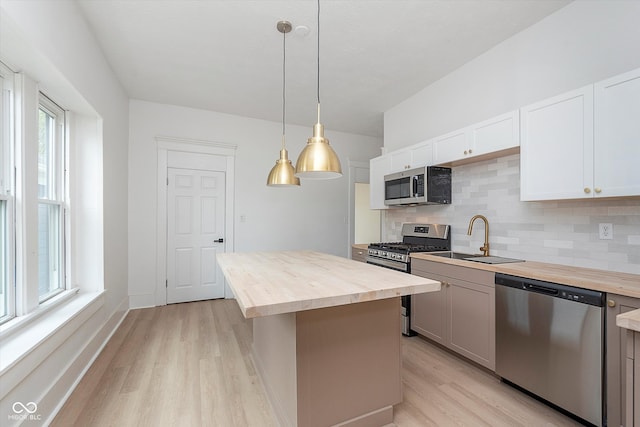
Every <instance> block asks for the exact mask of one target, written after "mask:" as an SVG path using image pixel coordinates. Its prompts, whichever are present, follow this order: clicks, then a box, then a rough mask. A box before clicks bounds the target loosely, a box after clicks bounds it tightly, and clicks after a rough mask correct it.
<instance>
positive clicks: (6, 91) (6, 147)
mask: <svg viewBox="0 0 640 427" xmlns="http://www.w3.org/2000/svg"><path fill="white" fill-rule="evenodd" d="M0 91H1V93H0V323H1V322H3V321H4V320H7V319H10V318H11V317H13V315H14V313H15V304H14V286H13V283H14V277H15V268H14V261H13V260H14V258H13V256H12V255H13V249H14V246H13V241H14V239H13V236H14V230H13V200H14V192H13V188H14V186H13V183H12V178H13V174H12V173H11V172H12V171H13V150H12V148H13V145H12V141H13V72H12V71H11V70H9V68H7V67H6V66H5V65H4V64H2V63H1V62H0Z"/></svg>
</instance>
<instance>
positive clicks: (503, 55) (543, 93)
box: [383, 0, 640, 274]
mask: <svg viewBox="0 0 640 427" xmlns="http://www.w3.org/2000/svg"><path fill="white" fill-rule="evenodd" d="M638 22H640V2H638V1H615V0H606V1H604V0H603V1H600V0H598V1H575V2H572V3H570V4H569V5H568V6H566V7H564V8H562V9H560V10H559V11H558V12H556V13H555V14H553V15H550V16H549V17H547V18H545V19H544V20H542V21H540V22H539V23H537V24H535V25H533V26H531V27H529V28H528V29H526V30H524V31H522V32H521V33H519V34H516V35H515V36H513V37H511V38H510V39H508V40H506V41H505V42H503V43H501V44H500V45H498V46H496V47H495V48H493V49H491V50H490V51H488V52H486V53H485V54H483V55H481V56H479V57H477V58H476V59H474V60H472V61H470V62H469V63H467V64H465V65H464V66H462V67H460V68H459V69H458V70H456V71H454V72H452V73H451V74H449V75H447V76H445V77H444V78H442V79H441V80H439V81H437V82H435V83H434V84H432V85H430V86H428V87H427V88H425V89H424V90H422V91H421V92H419V93H417V94H416V95H414V96H413V97H411V98H409V99H407V100H406V101H404V102H402V103H401V104H399V105H398V106H396V107H394V108H392V109H391V110H389V111H387V112H385V114H384V120H385V141H384V144H385V149H386V150H387V151H393V150H395V149H397V148H400V147H402V146H406V145H410V144H412V143H415V142H418V141H421V140H425V139H429V138H431V137H435V136H438V135H441V134H444V133H446V132H449V131H452V130H455V129H457V128H461V127H463V126H466V125H469V124H472V123H475V122H478V121H481V120H483V119H486V118H489V117H492V116H496V115H498V114H501V113H504V112H507V111H509V110H514V109H517V108H519V107H521V106H524V105H526V104H529V103H532V102H535V101H538V100H541V99H544V98H547V97H550V96H553V95H557V94H560V93H563V92H565V91H568V90H572V89H574V88H578V87H581V86H584V85H587V84H590V83H594V82H596V81H598V80H601V79H604V78H607V77H610V76H613V75H616V74H619V73H622V72H625V71H628V70H631V69H634V68H637V67H640V49H639V48H638V47H639V46H640V25H638ZM519 171H520V169H519V155H514V156H509V157H503V158H501V159H498V160H492V161H485V162H477V163H472V164H469V165H464V166H458V167H455V168H453V185H454V194H453V202H452V204H451V205H449V206H421V207H415V208H404V209H396V210H389V211H386V212H385V214H384V235H383V239H387V240H395V239H398V238H399V237H400V227H401V225H402V223H403V222H413V221H426V222H443V223H447V224H451V225H452V228H453V232H452V244H453V247H454V249H456V250H461V251H467V252H468V251H471V252H474V253H475V252H478V250H477V248H478V247H480V246H481V244H482V240H483V227H482V224H478V225H476V228H474V232H473V236H471V237H468V236H467V235H466V229H467V227H468V223H469V220H470V218H471V217H472V216H473V215H474V214H478V213H479V214H484V215H485V216H487V218H488V219H489V221H490V224H491V226H490V231H491V232H490V235H489V241H490V243H491V245H492V253H495V254H496V255H502V256H507V257H509V256H511V257H522V258H524V259H529V260H537V261H545V262H555V263H561V264H566V265H575V266H582V267H593V268H600V269H605V270H612V271H623V272H631V273H636V274H640V267H639V266H640V228H639V224H640V199H638V198H618V199H609V200H579V201H549V202H536V203H532V202H520V201H519V192H520V190H519V188H520V187H519V186H520V179H519ZM599 223H612V224H614V226H613V228H614V240H613V241H606V240H599V239H598V235H597V232H598V224H599Z"/></svg>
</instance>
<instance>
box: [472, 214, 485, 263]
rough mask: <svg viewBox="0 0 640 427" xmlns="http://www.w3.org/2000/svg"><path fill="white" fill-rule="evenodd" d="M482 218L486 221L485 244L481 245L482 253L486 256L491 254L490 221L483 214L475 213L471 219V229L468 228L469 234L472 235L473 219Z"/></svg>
mask: <svg viewBox="0 0 640 427" xmlns="http://www.w3.org/2000/svg"><path fill="white" fill-rule="evenodd" d="M478 218H480V219H481V220H483V221H484V245H482V246H481V247H480V250H481V251H482V254H483V255H484V256H489V221H488V220H487V218H486V217H484V216H483V215H474V216H473V217H472V218H471V221H469V230H467V235H468V236H471V230H472V229H473V221H475V220H476V219H478Z"/></svg>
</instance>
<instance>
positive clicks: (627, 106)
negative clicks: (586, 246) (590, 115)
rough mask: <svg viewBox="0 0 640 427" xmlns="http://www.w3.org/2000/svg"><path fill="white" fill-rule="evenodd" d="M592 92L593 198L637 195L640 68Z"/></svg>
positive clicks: (639, 183)
mask: <svg viewBox="0 0 640 427" xmlns="http://www.w3.org/2000/svg"><path fill="white" fill-rule="evenodd" d="M594 90H595V94H594V97H595V106H594V117H595V143H594V144H595V152H594V181H593V187H594V192H595V194H594V195H595V197H612V196H636V195H640V168H639V167H638V159H640V68H639V69H637V70H634V71H631V72H628V73H625V74H622V75H620V76H616V77H613V78H610V79H607V80H605V81H602V82H600V83H596V84H595V89H594Z"/></svg>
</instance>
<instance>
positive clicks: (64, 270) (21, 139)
mask: <svg viewBox="0 0 640 427" xmlns="http://www.w3.org/2000/svg"><path fill="white" fill-rule="evenodd" d="M0 89H1V93H0V95H1V96H0V125H1V126H0V168H1V169H0V201H1V202H2V203H3V204H4V207H2V209H3V211H2V212H0V215H4V218H3V217H2V216H0V221H2V220H4V222H5V224H4V225H3V224H2V223H1V222H0V226H3V227H4V228H3V230H0V232H4V235H2V234H1V233H0V236H1V237H2V242H0V244H2V245H3V246H2V247H0V256H3V255H4V256H3V259H0V262H4V263H5V265H4V266H3V267H4V269H3V272H4V279H5V284H6V288H7V289H6V293H5V295H4V296H3V297H4V298H5V301H6V305H5V307H6V310H4V312H3V311H0V338H1V337H4V336H6V334H8V333H11V332H10V331H15V330H17V329H18V328H20V325H24V324H26V323H29V322H31V321H32V320H34V319H35V318H38V317H40V316H41V315H42V314H44V313H46V312H48V311H50V310H51V309H52V308H54V307H57V306H59V305H60V304H62V303H63V302H64V301H67V300H68V299H69V298H71V297H72V296H73V295H75V294H77V293H78V289H71V286H70V283H71V277H70V272H71V262H70V261H71V259H70V247H71V245H70V239H71V233H70V230H71V227H70V208H69V170H68V165H69V160H70V159H69V132H70V129H69V121H70V117H69V114H68V111H66V110H65V109H64V108H62V107H61V106H60V105H58V104H57V103H56V102H55V101H53V100H52V99H51V98H49V97H48V96H47V95H46V94H44V93H42V92H41V91H40V90H39V88H38V85H37V83H35V82H33V81H32V80H30V79H29V78H28V76H25V75H23V74H22V73H16V72H14V71H12V70H11V69H10V68H9V67H8V66H6V65H5V64H4V63H2V62H1V61H0ZM41 110H42V111H44V112H46V113H47V114H48V115H50V116H52V117H53V118H54V120H53V122H52V124H53V127H52V129H51V130H52V132H53V133H52V135H51V136H52V137H53V138H54V143H53V151H52V153H51V155H52V156H53V157H52V159H51V165H53V166H52V168H53V171H52V175H51V177H52V178H53V179H52V180H51V181H50V183H51V184H52V185H53V187H52V188H51V189H52V191H51V192H50V193H49V194H46V195H43V196H44V197H42V198H41V197H40V192H39V188H40V187H39V185H38V181H39V180H38V176H39V175H38V173H39V170H38V163H39V154H38V153H39V144H40V141H39V137H40V133H39V130H40V125H39V115H40V111H41ZM34 174H35V175H34ZM43 205H46V206H56V207H57V208H56V209H51V208H47V209H49V210H50V212H54V213H55V215H52V216H55V221H56V222H55V224H54V225H55V229H54V228H53V227H49V229H50V230H53V231H54V237H55V242H54V243H55V246H53V247H52V249H51V250H50V251H49V253H50V254H54V256H55V261H56V262H55V275H56V277H57V278H56V281H55V289H52V288H51V285H50V284H49V288H48V289H44V286H43V292H42V295H41V294H40V280H39V276H40V273H39V265H38V262H39V256H40V247H39V244H40V238H39V235H38V233H39V232H40V229H41V227H40V225H39V222H38V218H39V215H38V214H36V215H34V213H35V212H36V211H34V210H32V209H36V210H37V209H39V208H40V206H43ZM3 250H4V254H3V252H2V251H3ZM30 253H31V254H33V253H36V254H38V255H37V256H36V257H35V259H33V257H31V256H30V255H28V254H30ZM46 263H47V264H48V265H49V264H50V261H49V260H47V262H46ZM0 274H1V273H0ZM5 301H2V300H0V304H1V303H5Z"/></svg>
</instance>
